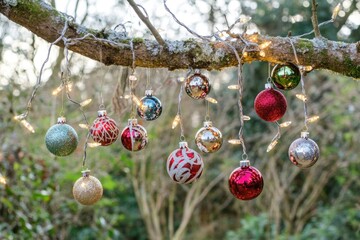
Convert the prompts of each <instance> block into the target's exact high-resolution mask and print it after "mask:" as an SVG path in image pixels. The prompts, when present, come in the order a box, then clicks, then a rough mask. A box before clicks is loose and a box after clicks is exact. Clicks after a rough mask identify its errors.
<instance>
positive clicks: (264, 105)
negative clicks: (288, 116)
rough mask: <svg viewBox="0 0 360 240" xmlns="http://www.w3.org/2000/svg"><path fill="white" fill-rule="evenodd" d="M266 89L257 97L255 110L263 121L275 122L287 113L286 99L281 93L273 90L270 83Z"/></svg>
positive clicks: (266, 85)
mask: <svg viewBox="0 0 360 240" xmlns="http://www.w3.org/2000/svg"><path fill="white" fill-rule="evenodd" d="M265 88H266V89H265V90H263V91H261V92H260V93H259V94H258V95H257V96H256V98H255V101H254V108H255V111H256V113H257V115H258V116H259V117H260V118H261V119H263V120H265V121H268V122H275V121H277V120H279V119H280V118H282V116H284V114H285V112H286V108H287V102H286V98H285V96H284V95H283V94H282V93H281V92H280V91H278V90H276V89H273V88H272V87H271V84H270V83H267V84H265Z"/></svg>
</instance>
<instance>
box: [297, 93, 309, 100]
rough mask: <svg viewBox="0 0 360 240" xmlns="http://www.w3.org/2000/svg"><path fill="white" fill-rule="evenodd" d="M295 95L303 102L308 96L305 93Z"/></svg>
mask: <svg viewBox="0 0 360 240" xmlns="http://www.w3.org/2000/svg"><path fill="white" fill-rule="evenodd" d="M295 96H296V97H297V98H298V99H300V100H301V101H303V102H306V101H307V97H306V96H305V95H304V94H296V95H295Z"/></svg>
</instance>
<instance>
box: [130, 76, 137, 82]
mask: <svg viewBox="0 0 360 240" xmlns="http://www.w3.org/2000/svg"><path fill="white" fill-rule="evenodd" d="M129 80H130V81H136V80H137V77H136V76H135V75H130V76H129Z"/></svg>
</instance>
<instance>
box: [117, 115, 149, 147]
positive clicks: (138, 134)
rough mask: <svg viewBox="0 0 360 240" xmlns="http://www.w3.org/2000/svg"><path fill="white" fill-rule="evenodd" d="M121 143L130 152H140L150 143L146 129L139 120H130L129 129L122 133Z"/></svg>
mask: <svg viewBox="0 0 360 240" xmlns="http://www.w3.org/2000/svg"><path fill="white" fill-rule="evenodd" d="M121 143H122V145H123V146H124V147H125V148H126V149H127V150H129V151H134V152H136V151H140V150H142V149H144V148H145V146H146V145H147V143H148V137H147V132H146V129H145V128H144V127H143V126H141V125H140V124H138V123H137V119H129V120H128V125H127V127H125V128H124V130H123V131H122V133H121Z"/></svg>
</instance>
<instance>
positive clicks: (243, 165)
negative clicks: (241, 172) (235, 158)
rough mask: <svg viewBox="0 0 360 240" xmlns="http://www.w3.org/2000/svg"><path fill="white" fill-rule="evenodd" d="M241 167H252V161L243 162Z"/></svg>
mask: <svg viewBox="0 0 360 240" xmlns="http://www.w3.org/2000/svg"><path fill="white" fill-rule="evenodd" d="M240 167H241V168H244V167H250V161H249V160H241V161H240Z"/></svg>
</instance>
